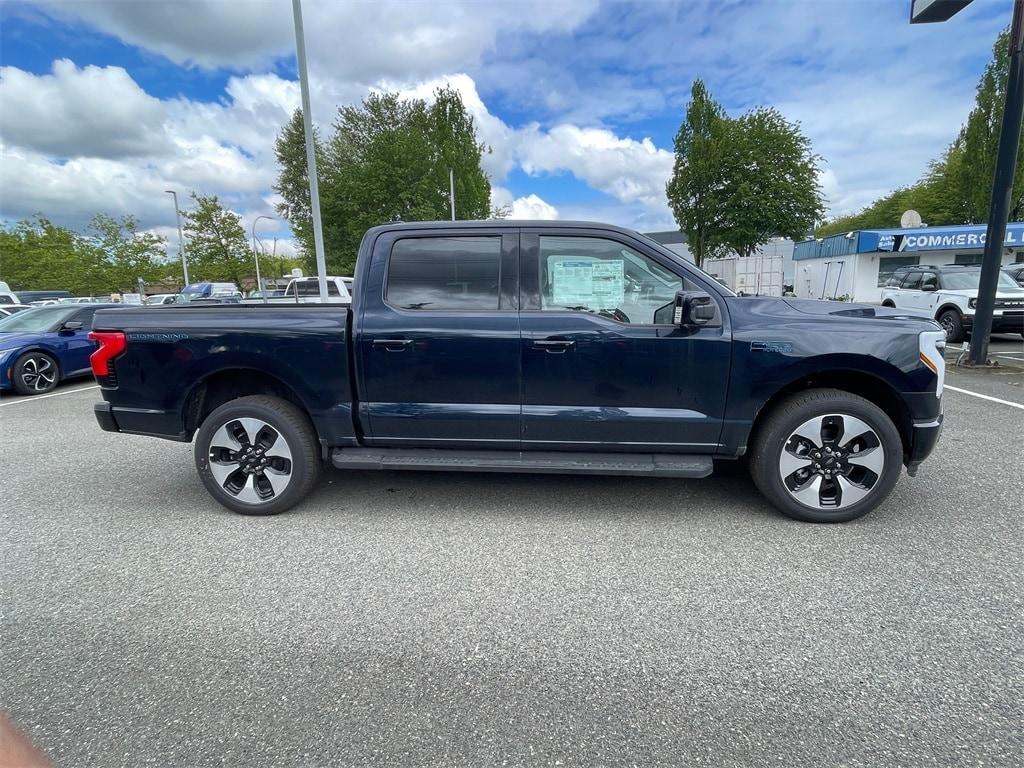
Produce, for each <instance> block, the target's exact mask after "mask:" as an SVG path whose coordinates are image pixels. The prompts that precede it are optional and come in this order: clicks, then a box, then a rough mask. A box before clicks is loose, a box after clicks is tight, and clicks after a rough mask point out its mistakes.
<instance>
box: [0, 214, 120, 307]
mask: <svg viewBox="0 0 1024 768" xmlns="http://www.w3.org/2000/svg"><path fill="white" fill-rule="evenodd" d="M109 267H110V265H109V263H108V262H107V261H106V260H105V259H104V258H103V254H102V252H101V251H100V250H99V249H98V248H97V247H95V245H94V244H93V243H92V242H90V240H89V239H88V238H86V237H84V236H83V235H81V234H79V233H78V232H74V231H73V230H70V229H68V228H66V227H59V226H57V225H56V224H54V223H53V222H51V221H50V220H49V219H46V218H45V217H43V216H37V217H36V218H35V219H32V220H22V221H18V222H16V223H14V224H11V225H7V226H5V227H4V228H3V229H0V273H2V274H3V278H4V280H5V281H7V282H8V283H9V284H10V286H11V288H12V289H13V290H16V291H18V290H22V291H32V290H52V289H60V290H67V291H71V292H72V293H74V294H76V295H82V296H91V295H94V294H102V293H106V292H109V291H111V290H112V289H113V287H114V286H113V283H112V281H111V277H110V272H109Z"/></svg>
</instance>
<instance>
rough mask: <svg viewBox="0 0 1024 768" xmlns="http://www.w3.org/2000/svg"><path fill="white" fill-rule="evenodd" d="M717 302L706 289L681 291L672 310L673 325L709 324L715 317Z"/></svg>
mask: <svg viewBox="0 0 1024 768" xmlns="http://www.w3.org/2000/svg"><path fill="white" fill-rule="evenodd" d="M715 312H716V309H715V302H714V301H713V300H712V299H711V296H709V295H708V294H706V293H704V291H679V293H677V294H676V303H675V307H674V308H673V310H672V324H673V325H697V326H700V325H707V324H708V323H710V322H711V321H712V320H714V319H715Z"/></svg>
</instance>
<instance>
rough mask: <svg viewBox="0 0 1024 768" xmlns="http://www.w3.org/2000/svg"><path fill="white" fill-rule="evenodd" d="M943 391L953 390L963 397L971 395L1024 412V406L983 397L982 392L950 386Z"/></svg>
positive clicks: (945, 386) (946, 386) (946, 385)
mask: <svg viewBox="0 0 1024 768" xmlns="http://www.w3.org/2000/svg"><path fill="white" fill-rule="evenodd" d="M943 389H948V390H951V391H953V392H959V393H960V394H962V395H970V396H971V397H980V398H981V399H982V400H991V401H992V402H993V403H1001V404H1003V405H1008V406H1010V407H1011V408H1020V409H1021V410H1022V411H1024V404H1021V403H1014V402H1011V401H1009V400H1001V399H1000V398H998V397H992V395H983V394H981V393H980V392H971V390H969V389H960V387H951V386H949V384H945V385H943Z"/></svg>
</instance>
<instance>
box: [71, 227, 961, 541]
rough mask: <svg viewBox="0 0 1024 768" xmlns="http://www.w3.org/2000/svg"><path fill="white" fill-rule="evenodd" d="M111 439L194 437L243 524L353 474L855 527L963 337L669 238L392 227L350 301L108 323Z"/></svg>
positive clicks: (936, 405)
mask: <svg viewBox="0 0 1024 768" xmlns="http://www.w3.org/2000/svg"><path fill="white" fill-rule="evenodd" d="M93 328H94V331H93V338H94V339H95V340H96V341H97V342H99V347H98V349H97V351H96V352H95V353H94V354H93V356H92V359H91V363H92V369H93V373H94V375H95V377H96V380H97V382H98V383H99V384H100V386H101V388H102V389H101V392H102V395H103V402H101V403H98V404H97V405H96V407H95V411H96V417H97V420H98V421H99V424H100V426H101V427H102V428H103V429H105V430H107V431H110V432H125V433H131V434H142V435H152V436H155V437H163V438H168V439H171V440H180V441H194V442H195V463H196V467H197V468H198V472H199V476H200V478H201V479H202V482H203V483H204V484H205V486H206V487H207V489H208V490H209V492H210V493H211V494H212V495H213V497H214V498H215V499H216V500H217V501H219V502H220V503H221V504H223V505H224V506H226V507H228V508H229V509H231V510H234V511H235V512H239V513H242V514H253V515H265V514H275V513H278V512H282V511H284V510H286V509H288V508H289V507H291V506H293V505H294V504H296V503H297V502H299V501H300V500H301V499H302V498H303V497H304V496H305V495H306V494H307V493H308V492H309V491H310V489H311V488H312V487H313V486H314V483H315V482H316V480H317V477H318V475H319V473H320V471H321V469H322V468H323V466H324V464H327V463H329V464H333V465H334V466H335V467H337V468H341V469H345V468H352V469H429V470H461V471H477V472H547V473H553V472H554V473H558V472H560V473H590V474H598V475H648V476H655V477H659V476H660V477H684V478H698V477H704V476H707V475H709V474H711V472H712V470H713V466H714V462H716V461H730V460H737V459H742V460H744V461H746V462H748V463H749V466H750V471H751V473H752V476H753V479H754V481H755V484H756V485H757V487H758V488H759V489H760V490H761V492H762V493H763V494H764V496H765V497H766V498H767V499H768V500H769V501H770V502H771V503H772V504H774V505H775V506H776V507H777V508H778V509H780V510H781V511H782V512H784V513H785V514H787V515H790V516H792V517H794V518H798V519H801V520H807V521H816V522H836V521H845V520H851V519H854V518H857V517H860V516H861V515H863V514H865V513H866V512H868V511H869V510H871V509H872V508H874V507H875V506H877V505H878V504H879V503H880V502H882V501H883V499H885V497H886V496H887V495H888V494H889V492H890V491H891V490H892V488H893V485H894V484H895V483H896V481H897V479H898V478H899V476H900V474H901V472H902V468H903V467H904V466H905V467H906V468H907V470H908V473H909V474H911V475H913V474H914V473H915V472H916V470H917V468H918V465H919V464H920V463H921V461H922V460H923V459H925V457H927V456H928V454H929V453H930V452H931V450H932V448H933V447H934V446H935V444H936V441H937V440H938V438H939V433H940V430H941V426H942V398H941V395H942V387H943V374H944V370H945V368H944V362H943V346H944V333H943V331H942V330H941V328H940V327H939V326H938V325H937V324H936V323H935V322H934V321H932V320H927V319H922V318H919V317H916V318H915V317H908V316H906V315H905V314H901V313H900V312H898V311H895V310H892V309H885V308H881V307H868V306H857V305H850V304H842V303H831V302H820V301H806V300H805V301H800V300H793V299H778V298H756V297H738V296H735V295H734V294H733V293H732V292H730V291H729V289H728V288H726V287H724V286H723V285H721V284H719V283H718V282H716V281H715V280H714V279H712V278H710V277H709V276H708V275H706V274H705V273H703V272H701V271H700V270H699V269H697V268H695V267H694V266H692V265H690V264H688V263H687V262H686V261H684V260H683V259H681V258H680V257H679V256H677V255H676V254H674V253H672V252H671V251H669V250H667V249H665V248H664V247H662V246H661V245H659V244H658V243H655V242H653V241H652V240H649V239H647V238H646V237H644V236H642V235H639V234H637V233H635V232H632V231H629V230H625V229H620V228H618V227H614V226H608V225H602V224H593V223H573V222H514V221H486V222H464V221H454V222H428V223H396V224H388V225H385V226H380V227H376V228H374V229H371V230H369V231H368V232H367V233H366V235H365V237H364V238H363V241H362V245H361V247H360V251H359V254H358V259H357V266H356V270H355V279H354V284H353V290H352V302H351V305H345V304H337V303H335V304H324V305H319V304H300V305H286V304H277V305H267V306H252V305H248V306H247V305H236V306H232V305H213V306H190V305H169V306H162V307H145V308H142V307H140V308H137V309H136V308H124V309H121V310H118V311H105V310H101V311H100V312H98V313H97V314H96V318H95V321H94V323H93Z"/></svg>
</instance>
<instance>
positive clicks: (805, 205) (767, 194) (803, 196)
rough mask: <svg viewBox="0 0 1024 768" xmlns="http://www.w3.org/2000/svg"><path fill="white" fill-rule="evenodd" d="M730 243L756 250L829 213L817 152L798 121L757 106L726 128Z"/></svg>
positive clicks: (795, 235)
mask: <svg viewBox="0 0 1024 768" xmlns="http://www.w3.org/2000/svg"><path fill="white" fill-rule="evenodd" d="M726 136H727V142H726V156H725V158H724V162H723V166H724V167H725V169H726V176H727V178H726V195H725V200H726V207H725V216H724V219H725V225H726V226H725V233H724V236H723V239H724V242H725V245H726V246H727V247H728V249H729V250H730V251H733V252H735V253H737V254H739V255H740V256H750V255H752V254H753V253H754V252H755V251H756V250H757V248H758V247H759V246H761V245H763V244H764V243H767V242H768V240H769V239H771V238H772V237H773V236H781V237H788V238H790V239H791V240H799V239H801V238H803V237H804V236H805V235H806V234H807V233H808V232H810V231H811V230H812V229H813V227H814V224H815V222H816V221H818V220H819V219H820V218H821V217H822V216H823V215H824V213H825V205H824V201H823V199H822V194H821V186H820V185H819V183H818V164H817V160H818V158H817V156H816V155H814V153H813V152H812V151H811V142H810V141H809V140H808V139H807V137H806V136H804V135H803V133H802V132H801V131H800V126H799V125H798V124H797V123H792V122H789V121H788V120H786V119H785V118H784V117H783V116H782V114H781V113H780V112H778V111H777V110H775V109H764V108H761V109H755V110H754V111H753V112H750V113H749V114H746V115H744V116H742V117H740V118H738V119H737V120H733V121H731V124H730V126H729V130H728V131H727V133H726Z"/></svg>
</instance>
